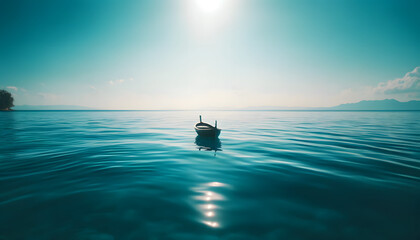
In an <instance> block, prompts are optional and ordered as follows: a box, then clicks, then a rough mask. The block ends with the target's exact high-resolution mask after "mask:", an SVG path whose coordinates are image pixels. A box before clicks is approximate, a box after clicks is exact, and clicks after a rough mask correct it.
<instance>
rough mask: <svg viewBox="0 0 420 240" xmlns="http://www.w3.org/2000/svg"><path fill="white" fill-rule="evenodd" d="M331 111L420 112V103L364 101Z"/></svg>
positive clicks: (336, 107)
mask: <svg viewBox="0 0 420 240" xmlns="http://www.w3.org/2000/svg"><path fill="white" fill-rule="evenodd" d="M328 109H329V110H420V101H414V100H413V101H409V102H400V101H397V100H395V99H385V100H369V101H368V100H364V101H360V102H357V103H346V104H341V105H338V106H335V107H331V108H328Z"/></svg>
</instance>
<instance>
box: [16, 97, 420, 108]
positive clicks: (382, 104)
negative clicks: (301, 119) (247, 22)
mask: <svg viewBox="0 0 420 240" xmlns="http://www.w3.org/2000/svg"><path fill="white" fill-rule="evenodd" d="M13 110H19V111H21V110H22V111H24V110H143V109H102V108H94V107H86V106H76V105H18V106H15V107H13ZM146 110H403V111H404V110H408V111H413V110H414V111H420V101H416V100H411V101H407V102H400V101H398V100H395V99H384V100H363V101H360V102H356V103H345V104H340V105H337V106H333V107H271V106H265V107H248V108H237V109H234V108H219V109H206V108H204V109H146Z"/></svg>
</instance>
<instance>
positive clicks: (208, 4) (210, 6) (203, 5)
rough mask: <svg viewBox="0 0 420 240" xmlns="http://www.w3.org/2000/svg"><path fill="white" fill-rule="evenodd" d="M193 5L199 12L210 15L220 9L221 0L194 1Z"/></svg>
mask: <svg viewBox="0 0 420 240" xmlns="http://www.w3.org/2000/svg"><path fill="white" fill-rule="evenodd" d="M195 3H196V5H197V7H198V9H200V10H201V11H203V12H207V13H212V12H216V11H217V10H219V9H220V8H221V7H222V5H223V0H195Z"/></svg>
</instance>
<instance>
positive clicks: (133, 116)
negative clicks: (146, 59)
mask: <svg viewBox="0 0 420 240" xmlns="http://www.w3.org/2000/svg"><path fill="white" fill-rule="evenodd" d="M198 114H199V113H197V112H192V111H32V112H26V111H15V112H0V129H1V138H0V239H2V240H3V239H100V240H108V239H229V240H234V239H369V240H372V239H381V240H383V239H420V112H322V111H320V112H309V111H308V112H307V111H302V112H287V111H236V112H235V111H232V112H230V111H220V112H217V111H211V112H201V114H202V115H203V118H204V119H203V120H204V121H208V122H211V123H212V122H213V121H214V120H216V119H217V120H218V126H219V127H220V128H222V129H223V130H222V133H221V135H220V137H219V139H216V140H206V139H200V138H196V133H195V132H194V130H193V126H194V124H195V123H196V122H197V120H198Z"/></svg>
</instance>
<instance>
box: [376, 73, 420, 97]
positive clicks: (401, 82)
mask: <svg viewBox="0 0 420 240" xmlns="http://www.w3.org/2000/svg"><path fill="white" fill-rule="evenodd" d="M374 92H375V93H385V94H399V93H420V67H416V68H414V70H413V71H411V72H408V73H406V74H405V76H404V77H402V78H397V79H394V80H390V81H388V82H381V83H379V84H378V86H377V87H375V88H374Z"/></svg>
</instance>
